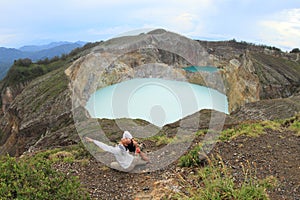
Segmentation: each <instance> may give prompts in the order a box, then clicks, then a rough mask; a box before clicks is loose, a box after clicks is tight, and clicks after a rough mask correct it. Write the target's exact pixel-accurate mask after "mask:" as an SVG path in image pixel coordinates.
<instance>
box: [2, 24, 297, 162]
mask: <svg viewBox="0 0 300 200" xmlns="http://www.w3.org/2000/svg"><path fill="white" fill-rule="evenodd" d="M293 56H294V54H291V55H290V54H286V53H282V52H281V53H278V52H277V51H274V52H271V51H268V50H266V49H265V48H262V47H255V46H251V45H250V46H249V45H246V46H245V45H242V44H239V43H237V42H230V41H229V42H219V43H218V42H201V41H192V40H190V39H188V38H185V37H182V36H180V35H177V34H174V33H171V32H167V31H164V30H156V31H153V32H150V33H148V34H141V35H139V36H129V37H121V38H115V39H112V40H109V41H106V42H103V43H100V44H98V45H97V46H96V47H94V48H92V49H89V50H88V51H86V52H85V53H80V54H78V55H76V56H75V57H74V58H72V59H73V60H75V61H74V62H73V63H72V65H70V63H69V64H68V65H66V66H64V67H61V68H59V69H57V70H55V71H53V72H51V73H48V74H46V75H44V76H41V77H38V78H37V79H35V80H33V81H31V82H29V83H28V84H26V85H25V86H24V89H23V90H22V91H21V93H20V94H18V95H17V96H15V97H14V99H13V100H12V101H11V102H9V103H10V105H9V107H8V108H5V112H4V113H2V115H1V124H0V130H1V132H0V154H6V153H7V152H8V153H9V154H11V155H16V156H18V155H21V154H22V153H23V152H24V151H30V150H34V148H38V149H39V148H51V147H54V146H61V145H68V144H72V143H76V142H78V141H79V140H80V139H79V137H78V135H77V133H76V127H75V125H74V118H73V117H74V115H73V114H74V113H73V111H74V109H75V110H76V109H82V108H83V106H84V105H85V102H86V101H87V99H88V97H89V96H90V94H91V93H92V92H93V91H95V90H96V89H97V88H102V87H105V86H109V85H112V84H115V83H118V82H121V81H124V80H128V79H132V78H137V77H140V78H144V77H157V78H166V79H172V80H180V81H188V82H191V83H196V84H200V85H205V86H210V87H213V88H215V89H218V90H219V91H221V92H223V93H226V95H227V96H228V100H229V109H230V112H231V113H232V115H231V116H229V117H228V116H227V117H226V120H229V121H228V122H227V121H226V123H225V125H226V124H227V125H230V124H234V123H238V122H239V121H238V120H237V119H243V120H249V119H265V118H280V117H281V116H283V115H284V117H286V116H292V115H293V114H294V112H297V111H299V106H298V104H297V102H299V101H298V100H299V97H297V94H299V85H300V63H299V61H298V60H296V61H295V60H294V57H293ZM188 65H200V66H206V65H213V66H217V67H218V68H219V71H218V72H215V73H207V72H196V73H191V72H187V71H185V70H183V69H182V68H183V67H185V66H188ZM293 95H294V97H291V98H286V97H289V96H293ZM275 98H276V99H275ZM280 98H282V99H280ZM2 99H5V100H7V97H5V96H4V95H2ZM262 99H266V100H264V101H261V100H262ZM267 99H271V100H267ZM244 105H245V106H244ZM72 106H73V108H72ZM285 108H287V109H285ZM290 111H292V112H290ZM203 112H204V113H206V112H205V111H203ZM82 114H83V115H85V117H87V116H86V113H84V112H83V113H82ZM210 115H211V113H210V112H207V113H206V114H201V119H205V118H206V116H210ZM221 115H223V114H221ZM257 116H259V117H257ZM221 119H223V118H222V117H221ZM76 120H77V119H75V121H76ZM235 120H237V121H235ZM109 123H111V122H109ZM203 123H204V122H203ZM176 126H177V125H176V123H174V124H171V125H169V126H166V127H164V129H163V130H165V131H166V132H168V130H169V131H171V130H172V128H173V129H174V128H176ZM197 126H198V125H197ZM205 126H207V124H204V125H199V127H201V128H202V127H205ZM177 127H178V126H177ZM199 127H196V128H199ZM186 128H187V129H189V130H190V131H191V130H193V129H195V127H193V126H192V125H189V124H187V127H186ZM167 129H168V130H167ZM171 132H172V131H171Z"/></svg>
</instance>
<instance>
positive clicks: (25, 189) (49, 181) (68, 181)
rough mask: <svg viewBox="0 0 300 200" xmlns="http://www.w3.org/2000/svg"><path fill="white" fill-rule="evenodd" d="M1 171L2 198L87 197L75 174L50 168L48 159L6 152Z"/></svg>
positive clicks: (0, 192) (0, 162) (0, 160)
mask: <svg viewBox="0 0 300 200" xmlns="http://www.w3.org/2000/svg"><path fill="white" fill-rule="evenodd" d="M39 158H42V157H39ZM0 171H1V173H0V197H1V199H89V197H88V195H87V193H86V192H85V191H84V190H83V189H82V188H81V187H80V182H79V181H78V178H76V177H69V176H67V175H65V174H63V173H59V172H57V171H55V170H53V169H52V168H51V162H50V161H49V160H47V159H37V160H35V159H28V158H27V159H25V160H23V159H18V160H17V159H16V158H13V157H9V156H5V157H2V158H1V159H0Z"/></svg>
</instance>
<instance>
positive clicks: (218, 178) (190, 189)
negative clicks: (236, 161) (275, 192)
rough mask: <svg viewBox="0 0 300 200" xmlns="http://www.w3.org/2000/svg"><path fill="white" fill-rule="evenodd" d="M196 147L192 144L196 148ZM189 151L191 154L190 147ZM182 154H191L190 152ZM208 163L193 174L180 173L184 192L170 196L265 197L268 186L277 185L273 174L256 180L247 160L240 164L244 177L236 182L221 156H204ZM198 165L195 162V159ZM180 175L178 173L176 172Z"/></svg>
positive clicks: (207, 199)
mask: <svg viewBox="0 0 300 200" xmlns="http://www.w3.org/2000/svg"><path fill="white" fill-rule="evenodd" d="M197 148H198V147H196V148H195V150H196V149H197ZM189 154H194V152H193V151H191V152H190V153H189ZM189 154H188V155H185V156H184V157H186V156H190V155H189ZM207 161H208V164H207V165H206V166H204V167H201V168H196V169H197V172H196V173H195V174H192V175H189V176H188V177H180V178H179V180H180V185H181V186H182V188H184V190H185V192H183V191H181V192H179V193H176V194H174V195H173V197H172V199H190V200H198V199H199V200H200V199H201V200H221V199H230V200H237V199H243V200H247V199H249V200H250V199H251V200H252V199H259V200H267V199H269V198H268V195H267V193H266V190H267V189H270V188H273V187H275V186H276V185H277V180H276V179H275V178H274V177H267V178H266V179H263V180H259V179H258V178H257V177H256V173H255V169H253V168H251V166H250V164H249V162H248V165H247V166H242V167H243V180H244V181H242V182H241V183H239V184H237V183H235V181H234V180H235V179H234V178H233V176H232V175H231V170H230V168H228V167H227V166H226V165H225V164H224V162H223V161H222V158H221V157H219V156H217V157H216V158H215V157H213V156H212V157H211V158H207ZM195 164H196V165H197V163H195ZM179 176H180V175H179Z"/></svg>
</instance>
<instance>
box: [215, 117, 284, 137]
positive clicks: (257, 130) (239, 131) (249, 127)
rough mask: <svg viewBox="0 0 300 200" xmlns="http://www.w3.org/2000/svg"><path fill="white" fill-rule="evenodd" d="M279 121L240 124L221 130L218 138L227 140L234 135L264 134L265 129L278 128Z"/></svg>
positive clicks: (251, 135) (254, 135) (250, 135)
mask: <svg viewBox="0 0 300 200" xmlns="http://www.w3.org/2000/svg"><path fill="white" fill-rule="evenodd" d="M279 128H280V122H276V121H263V122H259V123H248V124H240V125H238V126H235V127H233V128H229V129H226V130H223V131H222V132H221V134H220V137H219V140H221V141H228V140H231V139H233V138H235V137H238V136H241V135H245V136H249V137H257V136H259V135H261V134H264V132H265V130H267V129H274V130H275V129H279Z"/></svg>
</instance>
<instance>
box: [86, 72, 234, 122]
mask: <svg viewBox="0 0 300 200" xmlns="http://www.w3.org/2000/svg"><path fill="white" fill-rule="evenodd" d="M86 108H87V110H88V111H89V113H90V115H91V116H92V117H93V118H108V119H117V118H132V119H144V120H146V121H148V122H150V123H152V124H155V125H157V126H159V127H162V126H163V125H165V124H168V123H172V122H175V121H177V120H179V119H181V118H183V117H186V116H188V115H190V114H193V113H195V112H197V111H199V110H201V109H215V110H217V111H220V112H224V113H228V102H227V97H226V96H225V95H224V94H222V93H220V92H218V91H216V90H214V89H211V88H207V87H204V86H200V85H196V84H191V83H188V82H181V81H173V80H164V79H156V78H144V79H132V80H129V81H124V82H121V83H118V84H114V85H111V86H108V87H105V88H102V89H99V90H97V91H96V92H95V93H94V94H92V95H91V97H90V98H89V100H88V102H87V105H86Z"/></svg>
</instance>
